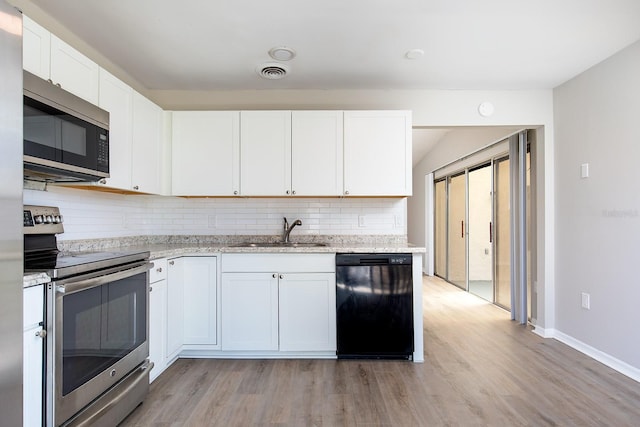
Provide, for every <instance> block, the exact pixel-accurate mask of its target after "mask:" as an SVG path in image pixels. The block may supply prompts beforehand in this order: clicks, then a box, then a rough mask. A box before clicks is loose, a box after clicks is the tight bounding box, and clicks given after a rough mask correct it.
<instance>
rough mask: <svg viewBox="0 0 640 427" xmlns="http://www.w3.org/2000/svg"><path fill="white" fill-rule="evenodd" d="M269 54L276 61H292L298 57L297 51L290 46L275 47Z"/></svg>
mask: <svg viewBox="0 0 640 427" xmlns="http://www.w3.org/2000/svg"><path fill="white" fill-rule="evenodd" d="M269 56H270V57H272V58H273V59H275V60H276V61H290V60H292V59H293V58H295V57H296V51H295V50H293V49H291V48H290V47H285V46H281V47H274V48H271V49H270V50H269Z"/></svg>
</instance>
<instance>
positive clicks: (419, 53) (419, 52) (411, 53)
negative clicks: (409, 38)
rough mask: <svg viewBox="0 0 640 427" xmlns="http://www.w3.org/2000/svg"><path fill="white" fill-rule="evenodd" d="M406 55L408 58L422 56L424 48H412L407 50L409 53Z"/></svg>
mask: <svg viewBox="0 0 640 427" xmlns="http://www.w3.org/2000/svg"><path fill="white" fill-rule="evenodd" d="M404 56H405V58H407V59H418V58H422V57H423V56H424V50H422V49H411V50H409V51H407V53H406V54H405V55H404Z"/></svg>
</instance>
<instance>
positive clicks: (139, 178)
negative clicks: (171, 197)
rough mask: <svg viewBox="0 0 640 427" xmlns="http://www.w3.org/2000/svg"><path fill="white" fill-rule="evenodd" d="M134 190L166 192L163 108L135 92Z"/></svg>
mask: <svg viewBox="0 0 640 427" xmlns="http://www.w3.org/2000/svg"><path fill="white" fill-rule="evenodd" d="M131 147H132V148H131V162H132V164H131V166H132V167H131V186H132V187H131V189H132V190H135V191H141V192H144V193H152V194H160V193H161V192H162V152H163V149H162V148H163V146H162V108H160V107H158V106H157V105H156V104H154V103H153V102H151V101H149V100H148V99H147V98H145V97H144V96H142V95H140V94H139V93H138V92H135V91H134V93H133V131H132V145H131Z"/></svg>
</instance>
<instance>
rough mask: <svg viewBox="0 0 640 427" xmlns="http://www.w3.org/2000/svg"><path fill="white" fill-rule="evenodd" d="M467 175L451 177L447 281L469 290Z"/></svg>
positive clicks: (448, 214) (448, 213)
mask: <svg viewBox="0 0 640 427" xmlns="http://www.w3.org/2000/svg"><path fill="white" fill-rule="evenodd" d="M466 199H467V198H466V174H465V173H461V174H459V175H454V176H451V177H449V203H448V212H447V217H448V227H447V229H448V236H447V237H448V239H447V241H448V251H447V255H448V256H447V258H448V260H449V270H448V273H449V274H448V277H447V279H448V280H449V281H450V282H451V283H453V284H454V285H456V286H459V287H461V288H462V289H465V290H466V289H467V239H466V211H467V204H466Z"/></svg>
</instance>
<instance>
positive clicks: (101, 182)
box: [98, 178, 107, 184]
mask: <svg viewBox="0 0 640 427" xmlns="http://www.w3.org/2000/svg"><path fill="white" fill-rule="evenodd" d="M98 182H99V183H100V184H106V183H107V180H106V179H104V178H102V179H101V180H100V181H98Z"/></svg>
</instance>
